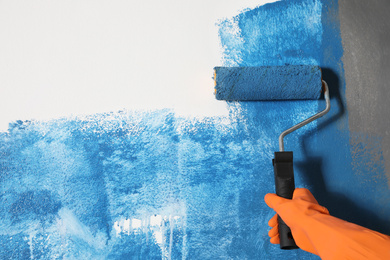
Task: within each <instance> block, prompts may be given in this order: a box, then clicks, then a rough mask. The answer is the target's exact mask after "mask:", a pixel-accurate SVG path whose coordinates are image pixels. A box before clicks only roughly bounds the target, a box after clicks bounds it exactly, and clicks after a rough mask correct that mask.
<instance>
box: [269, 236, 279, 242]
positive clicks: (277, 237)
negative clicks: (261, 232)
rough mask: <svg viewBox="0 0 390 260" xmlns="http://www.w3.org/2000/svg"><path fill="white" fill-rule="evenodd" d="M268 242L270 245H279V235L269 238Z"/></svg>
mask: <svg viewBox="0 0 390 260" xmlns="http://www.w3.org/2000/svg"><path fill="white" fill-rule="evenodd" d="M269 241H270V242H271V244H280V238H279V235H277V236H274V237H271V239H270V240H269Z"/></svg>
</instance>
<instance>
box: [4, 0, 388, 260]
mask: <svg viewBox="0 0 390 260" xmlns="http://www.w3.org/2000/svg"><path fill="white" fill-rule="evenodd" d="M337 17H338V14H337V2H336V1H314V0H300V1H298V0H294V1H282V2H276V3H273V4H268V5H265V6H261V7H258V8H256V9H254V10H249V11H246V12H243V13H242V14H240V15H238V16H237V17H234V18H232V19H228V20H225V21H221V22H220V25H219V26H220V37H221V42H222V45H223V48H224V50H225V62H226V65H239V66H244V65H245V66H253V65H284V64H285V63H288V64H311V65H320V66H321V67H323V68H326V70H324V79H325V80H327V82H328V83H329V85H330V86H331V94H333V95H332V106H333V108H332V110H331V112H330V113H331V114H330V116H328V117H327V118H325V119H322V120H321V121H319V122H318V123H313V124H311V125H309V126H307V127H304V128H303V129H300V130H298V131H297V133H295V134H292V135H291V136H288V137H287V138H286V143H285V146H286V148H287V149H290V150H293V151H294V156H295V161H296V163H295V166H296V171H295V172H296V181H297V186H300V187H308V188H310V189H311V190H312V191H313V192H314V194H315V195H316V197H317V198H318V200H319V201H320V202H321V203H322V204H324V205H325V206H327V207H328V208H329V209H330V211H331V213H332V214H333V215H336V216H341V217H343V218H344V219H347V220H349V219H352V218H353V220H355V222H356V223H359V224H362V225H365V226H368V227H376V228H377V229H378V230H379V231H382V232H385V231H386V227H384V226H380V225H379V224H378V223H375V221H373V219H372V218H371V217H372V216H373V212H377V213H378V214H379V215H380V217H384V216H388V215H389V209H388V208H385V209H383V208H382V211H378V207H379V206H383V205H379V204H378V203H376V204H375V203H372V202H374V201H375V199H376V198H378V197H381V196H387V197H388V194H387V193H388V191H387V190H386V189H376V188H377V187H382V186H381V185H382V184H381V183H376V182H370V183H362V182H361V178H362V177H361V176H366V172H367V171H369V170H370V169H371V167H368V169H366V168H363V166H362V165H358V164H356V165H355V167H357V168H358V169H359V170H361V172H360V174H359V175H356V174H354V169H352V167H351V162H352V159H353V158H357V159H359V158H362V157H361V156H360V155H361V151H367V149H368V150H370V149H371V150H372V151H373V153H374V152H375V151H376V150H375V149H374V148H367V147H364V146H360V144H358V143H357V145H356V147H355V148H353V149H354V151H356V152H355V153H354V154H353V155H352V156H351V154H350V147H349V146H348V144H349V133H348V127H347V126H348V124H347V115H346V113H345V111H344V110H343V104H345V98H344V91H345V84H344V77H343V67H342V63H341V56H342V48H341V39H340V33H339V27H338V21H337ZM210 73H212V72H210ZM210 91H212V90H210ZM216 102H217V101H216ZM323 105H324V104H323V102H322V101H297V102H266V103H265V102H259V103H253V102H251V103H249V102H248V103H229V110H230V115H229V117H224V118H221V117H214V118H204V119H194V118H180V117H177V116H176V115H175V114H174V113H173V112H172V111H170V110H157V111H152V112H136V111H127V112H119V113H108V114H97V115H93V116H89V117H84V118H64V119H58V120H52V121H49V122H21V121H18V122H15V123H13V124H10V129H9V133H1V134H0V153H1V157H0V182H1V185H0V201H1V203H0V258H1V259H9V258H14V259H29V258H30V259H35V258H37V259H41V258H42V259H45V258H46V259H58V258H60V259H62V258H66V259H68V258H71V259H73V258H76V259H180V258H181V259H185V258H189V259H217V258H218V259H318V257H316V256H314V255H311V254H309V253H306V252H303V251H302V250H294V251H281V250H279V249H278V247H277V246H274V245H272V244H270V243H269V241H268V235H267V232H268V225H267V222H268V220H269V218H270V217H271V216H272V215H273V212H272V211H271V210H270V209H269V208H268V207H267V206H266V205H265V203H264V202H263V197H264V195H265V194H266V193H268V192H272V191H273V190H274V185H273V173H272V165H271V159H272V156H273V152H274V151H276V149H277V137H278V135H279V133H280V132H281V131H282V130H284V129H285V128H286V127H289V126H291V125H294V124H296V123H297V122H299V121H301V120H302V119H304V118H306V117H308V116H310V115H312V114H314V113H316V112H317V111H318V109H321V108H322V107H323ZM364 165H365V166H367V164H364ZM377 169H378V171H380V170H381V168H380V167H378V168H377ZM378 174H379V175H380V173H378ZM352 184H353V185H352ZM383 185H386V183H384V184H383ZM375 190H376V194H375V197H374V196H372V195H373V193H374V191H375ZM362 191H363V192H362ZM363 197H364V200H363ZM355 201H363V202H364V209H361V208H360V207H359V205H356V204H355ZM383 219H385V218H383ZM383 219H382V222H381V223H386V222H385V220H383ZM374 220H375V218H374ZM388 226H390V225H387V227H388Z"/></svg>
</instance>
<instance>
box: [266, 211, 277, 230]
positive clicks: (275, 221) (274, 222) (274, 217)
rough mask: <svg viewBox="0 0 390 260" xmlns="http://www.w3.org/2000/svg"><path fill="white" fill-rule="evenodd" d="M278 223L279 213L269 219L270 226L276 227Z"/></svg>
mask: <svg viewBox="0 0 390 260" xmlns="http://www.w3.org/2000/svg"><path fill="white" fill-rule="evenodd" d="M277 225H278V215H277V214H275V215H274V216H273V217H272V218H271V219H270V220H269V221H268V226H270V227H275V226H277Z"/></svg>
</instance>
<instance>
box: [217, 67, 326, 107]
mask: <svg viewBox="0 0 390 260" xmlns="http://www.w3.org/2000/svg"><path fill="white" fill-rule="evenodd" d="M214 72H215V73H214V81H215V97H216V99H218V100H226V101H259V100H299V99H319V98H320V94H321V90H322V82H321V78H322V76H321V69H320V68H319V67H318V66H313V65H309V66H303V65H295V66H294V65H288V66H264V67H215V68H214Z"/></svg>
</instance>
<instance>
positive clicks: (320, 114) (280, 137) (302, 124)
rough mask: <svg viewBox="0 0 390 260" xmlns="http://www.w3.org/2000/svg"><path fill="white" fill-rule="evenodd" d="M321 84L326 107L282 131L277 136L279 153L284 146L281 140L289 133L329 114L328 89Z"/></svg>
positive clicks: (326, 85) (325, 85) (325, 84)
mask: <svg viewBox="0 0 390 260" xmlns="http://www.w3.org/2000/svg"><path fill="white" fill-rule="evenodd" d="M322 83H323V84H324V97H325V101H326V107H325V109H324V110H322V111H321V112H319V113H318V114H315V115H314V116H312V117H309V118H308V119H306V120H304V121H302V122H300V123H298V124H296V125H295V126H293V127H291V128H289V129H287V130H286V131H284V132H283V133H281V134H280V136H279V150H280V151H281V152H283V151H284V144H283V138H284V137H285V136H286V135H288V134H289V133H291V132H293V131H295V130H297V129H299V128H301V127H302V126H305V125H307V124H308V123H310V122H312V121H314V120H316V119H318V118H320V117H322V116H323V115H325V114H326V113H328V112H329V110H330V98H329V88H328V84H327V83H326V82H325V81H324V80H322Z"/></svg>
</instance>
